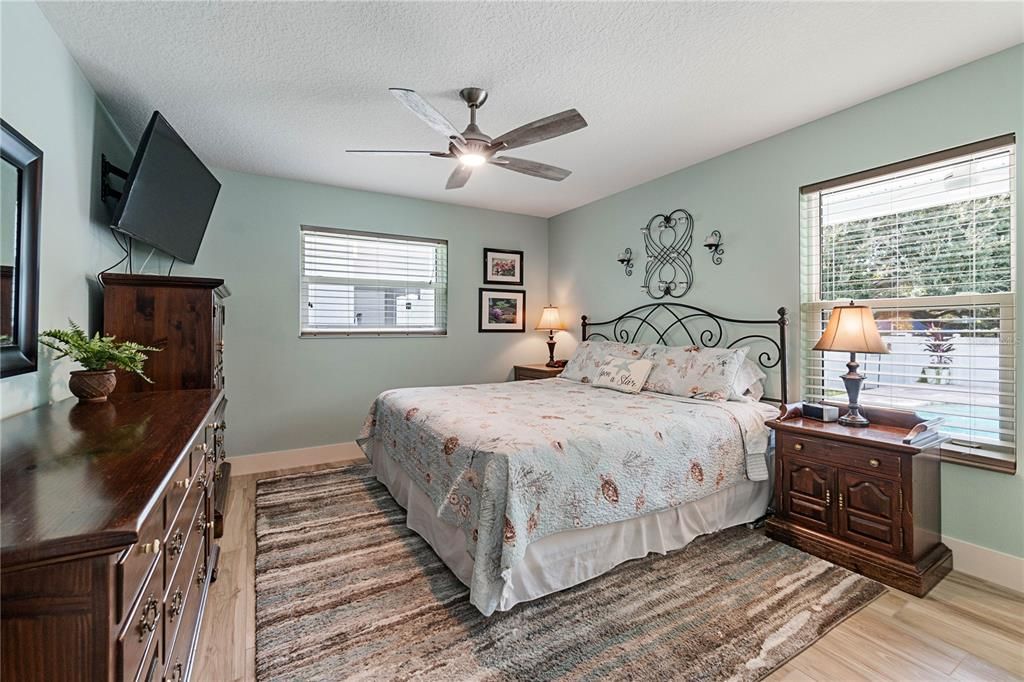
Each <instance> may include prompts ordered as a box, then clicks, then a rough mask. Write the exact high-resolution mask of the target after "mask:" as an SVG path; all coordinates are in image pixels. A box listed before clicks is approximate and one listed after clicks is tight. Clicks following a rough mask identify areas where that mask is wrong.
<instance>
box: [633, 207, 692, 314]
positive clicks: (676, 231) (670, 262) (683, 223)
mask: <svg viewBox="0 0 1024 682" xmlns="http://www.w3.org/2000/svg"><path fill="white" fill-rule="evenodd" d="M640 232H642V233H643V235H644V249H645V250H646V251H647V264H646V266H645V267H646V272H645V273H644V284H643V287H642V288H643V289H644V290H645V291H646V292H647V295H648V296H650V297H651V298H654V299H659V298H665V297H666V296H669V297H671V298H682V297H683V296H685V295H686V293H687V292H688V291H689V290H690V287H691V286H693V259H691V258H690V246H691V244H692V243H693V216H692V215H690V213H689V211H687V210H686V209H682V208H678V209H676V210H674V211H672V212H671V213H669V214H668V215H664V214H660V213H659V214H658V215H656V216H654V217H653V218H651V219H650V220H649V221H648V223H647V226H646V227H643V228H641V230H640Z"/></svg>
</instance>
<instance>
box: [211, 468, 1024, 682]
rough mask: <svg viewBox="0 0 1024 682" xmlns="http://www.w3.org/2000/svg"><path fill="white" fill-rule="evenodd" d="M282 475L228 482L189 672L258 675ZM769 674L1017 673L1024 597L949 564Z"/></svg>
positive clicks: (1023, 658)
mask: <svg viewBox="0 0 1024 682" xmlns="http://www.w3.org/2000/svg"><path fill="white" fill-rule="evenodd" d="M334 466H337V464H329V465H318V466H311V467H303V468H301V469H290V470H288V472H287V473H292V472H297V471H304V470H306V471H311V470H316V469H325V468H331V467H334ZM281 473H286V472H283V471H277V472H268V473H263V474H256V475H251V476H237V477H235V478H233V479H232V481H231V490H230V493H229V495H228V512H227V515H226V518H225V524H226V525H225V529H224V537H223V538H221V540H220V543H221V554H220V566H219V570H218V576H217V582H216V583H215V584H214V585H213V587H212V588H211V590H210V598H209V602H208V605H207V611H206V613H207V616H206V619H205V620H204V623H203V632H202V637H201V639H200V644H199V652H198V660H197V664H196V666H197V667H196V669H195V674H194V676H193V679H195V680H199V681H202V682H206V681H212V682H229V681H234V680H253V679H255V673H254V667H255V650H256V649H255V646H256V626H255V593H254V577H253V574H254V567H255V560H256V541H255V499H256V481H257V480H258V479H260V478H266V477H270V476H277V475H280V474H281ZM954 560H955V557H954ZM769 679H771V680H774V681H778V680H789V681H793V682H807V681H808V680H899V681H901V682H902V681H904V680H985V681H987V682H989V681H991V682H994V681H996V680H1024V595H1022V594H1018V593H1015V592H1010V591H1008V590H1004V589H1002V588H998V587H996V586H994V585H991V584H989V583H985V582H983V581H981V580H977V579H975V578H972V577H970V576H966V575H963V574H961V573H957V572H955V571H954V572H953V573H951V574H950V575H949V576H948V577H947V578H946V579H945V580H943V581H942V582H941V583H940V584H939V585H938V586H937V587H936V588H935V589H934V590H932V591H931V593H930V594H929V595H928V596H927V597H925V598H924V599H918V598H916V597H911V596H910V595H907V594H904V593H903V592H898V591H895V590H890V591H889V592H888V593H886V594H885V595H883V596H882V597H880V598H879V599H877V600H876V601H874V602H873V603H871V604H870V605H869V606H867V607H866V608H864V609H863V610H861V611H860V612H858V613H857V614H855V615H853V616H852V617H851V618H849V619H848V620H846V621H845V622H843V623H842V624H840V625H839V626H838V627H837V628H835V629H834V630H832V631H831V632H829V633H828V634H827V635H825V636H824V637H823V638H821V639H820V640H819V641H818V642H816V643H815V644H814V645H813V646H811V647H810V648H809V649H807V650H806V651H804V652H803V653H801V654H800V655H799V656H797V657H796V658H794V659H792V660H791V661H789V662H788V663H787V664H786V665H785V666H783V667H782V668H780V669H779V670H777V671H776V672H775V673H774V674H773V675H772V676H771V677H770V678H769Z"/></svg>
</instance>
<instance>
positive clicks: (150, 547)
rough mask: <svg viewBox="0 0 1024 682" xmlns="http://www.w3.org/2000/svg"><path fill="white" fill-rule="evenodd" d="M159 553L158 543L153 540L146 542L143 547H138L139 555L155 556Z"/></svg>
mask: <svg viewBox="0 0 1024 682" xmlns="http://www.w3.org/2000/svg"><path fill="white" fill-rule="evenodd" d="M159 551H160V541H159V540H153V542H147V543H145V544H143V545H139V554H156V553H157V552H159Z"/></svg>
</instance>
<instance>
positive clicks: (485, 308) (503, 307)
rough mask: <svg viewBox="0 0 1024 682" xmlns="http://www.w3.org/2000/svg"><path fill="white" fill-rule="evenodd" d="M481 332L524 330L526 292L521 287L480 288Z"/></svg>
mask: <svg viewBox="0 0 1024 682" xmlns="http://www.w3.org/2000/svg"><path fill="white" fill-rule="evenodd" d="M479 331H481V332H525V331H526V292H525V291H523V290H522V289H480V330H479Z"/></svg>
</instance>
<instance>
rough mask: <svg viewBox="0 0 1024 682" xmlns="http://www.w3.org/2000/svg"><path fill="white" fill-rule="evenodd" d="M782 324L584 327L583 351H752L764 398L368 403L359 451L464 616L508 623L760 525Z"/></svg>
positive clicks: (459, 389) (506, 389)
mask: <svg viewBox="0 0 1024 682" xmlns="http://www.w3.org/2000/svg"><path fill="white" fill-rule="evenodd" d="M786 322H787V320H786V313H785V310H784V309H780V310H779V311H778V317H777V318H775V319H770V320H744V319H734V318H729V317H725V316H721V315H718V314H715V313H711V312H709V311H706V310H703V309H700V308H695V307H693V306H687V305H684V304H679V303H656V304H650V305H647V306H640V307H639V308H635V309H633V310H630V311H628V312H626V313H624V314H622V315H620V316H618V317H616V318H613V319H610V320H606V321H603V322H596V323H595V322H591V321H590V320H589V319H588V318H587V317H586V316H584V317H583V318H582V331H583V340H584V341H588V340H589V341H591V342H597V341H600V340H603V341H605V342H614V343H616V344H644V346H643V347H645V348H646V347H648V346H647V345H646V344H651V345H650V347H651V348H654V347H660V346H685V345H687V344H690V345H693V346H700V347H704V348H739V347H742V348H749V350H748V351H747V355H746V357H747V358H748V359H750V360H751V361H754V362H756V363H757V364H758V365H759V366H760V367H761V368H762V369H763V370H764V374H765V383H766V385H765V390H766V391H768V390H769V389H768V385H769V384H770V385H771V386H772V387H773V388H774V389H775V390H774V391H773V392H772V393H771V395H770V396H769V397H764V398H761V400H754V399H745V400H728V401H708V400H696V399H692V398H687V397H680V396H676V395H665V394H661V393H656V392H653V391H648V390H644V391H642V392H640V393H638V394H635V395H633V394H626V393H618V392H616V391H611V390H607V389H602V388H596V387H594V386H591V385H587V383H586V382H582V383H581V382H580V381H574V380H571V379H566V378H553V379H544V380H539V381H523V382H506V383H501V384H483V385H469V386H447V387H436V388H410V389H397V390H392V391H386V392H384V393H382V394H381V395H380V396H378V398H377V399H376V400H375V401H374V403H373V405H372V407H371V409H370V413H369V415H368V417H367V421H366V424H365V425H364V428H363V432H362V433H361V435H360V438H359V440H358V442H359V444H360V446H361V447H362V448H363V450H364V452H365V453H366V455H367V457H368V458H369V460H370V462H371V463H372V466H373V470H374V473H375V475H376V477H377V478H378V480H379V481H381V482H382V483H383V484H384V485H385V486H387V488H388V490H389V491H390V492H391V494H392V496H393V497H394V498H395V500H396V501H397V502H398V503H399V504H400V505H401V506H402V507H404V508H405V509H406V511H407V522H406V523H407V525H408V527H409V528H410V529H412V530H413V531H415V532H416V533H418V534H419V535H421V536H422V537H423V538H424V539H425V540H426V541H427V542H428V543H429V544H430V545H431V547H432V548H433V549H434V551H435V552H437V554H438V555H439V556H440V557H441V559H442V560H443V561H444V562H445V563H446V564H447V565H448V566H449V568H451V570H452V572H453V573H454V574H455V575H456V576H458V578H459V579H460V580H461V581H462V582H463V583H465V584H466V585H467V586H468V587H469V591H470V601H471V603H472V604H473V605H474V606H476V607H477V608H478V609H479V610H480V611H481V612H482V613H483V614H485V615H490V614H492V613H493V612H494V611H504V610H508V609H511V608H512V607H513V606H515V605H516V604H518V603H520V602H523V601H528V600H532V599H537V598H539V597H542V596H544V595H546V594H550V593H552V592H555V591H558V590H562V589H566V588H568V587H571V586H573V585H576V584H579V583H581V582H583V581H585V580H589V579H590V578H593V577H596V576H598V575H601V574H602V573H604V572H606V571H608V570H611V569H612V568H614V567H615V566H617V565H618V564H620V563H623V562H624V561H628V560H630V559H635V558H639V557H643V556H646V555H647V554H648V553H650V552H658V553H662V554H664V553H666V552H669V551H672V550H676V549H680V548H682V547H685V546H686V545H687V544H688V543H689V542H690V541H691V540H693V539H694V538H695V537H697V536H699V535H702V534H705V533H711V532H715V531H717V530H721V529H724V528H728V527H730V526H735V525H738V524H742V523H747V522H751V521H754V520H756V519H758V518H760V517H761V516H763V515H764V513H765V509H766V507H767V505H768V502H769V500H770V496H771V482H770V481H769V480H768V472H770V471H771V466H770V464H769V463H768V461H767V459H768V457H769V456H770V451H771V448H770V433H769V430H768V429H767V428H765V427H764V421H765V420H766V419H769V418H771V417H772V416H774V415H776V414H778V407H777V405H774V404H773V403H780V402H785V400H786V398H787V396H786V379H785V376H786V373H785V369H786V368H785V345H786ZM766 327H767V328H769V329H770V331H769V332H765V331H762V330H764V329H765V328H766ZM595 347H596V346H595ZM630 347H632V346H630Z"/></svg>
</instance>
